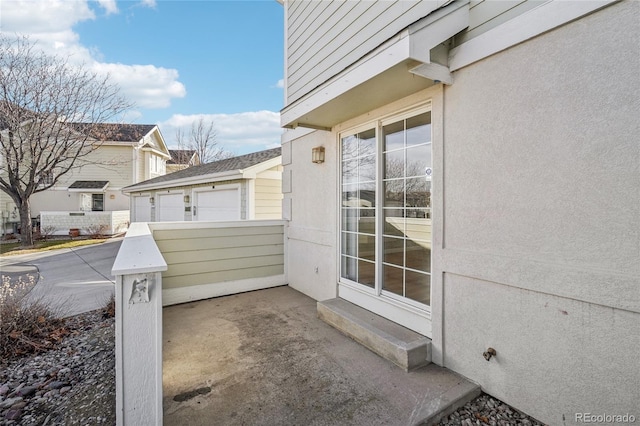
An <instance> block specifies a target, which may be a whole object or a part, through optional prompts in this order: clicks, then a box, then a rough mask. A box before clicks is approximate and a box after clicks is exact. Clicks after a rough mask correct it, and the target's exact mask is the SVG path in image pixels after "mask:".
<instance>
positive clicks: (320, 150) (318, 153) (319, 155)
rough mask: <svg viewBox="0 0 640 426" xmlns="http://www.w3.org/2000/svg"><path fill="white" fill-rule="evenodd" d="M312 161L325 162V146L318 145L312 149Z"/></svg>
mask: <svg viewBox="0 0 640 426" xmlns="http://www.w3.org/2000/svg"><path fill="white" fill-rule="evenodd" d="M311 161H312V162H313V163H316V164H320V163H324V146H316V147H315V148H313V149H312V150H311Z"/></svg>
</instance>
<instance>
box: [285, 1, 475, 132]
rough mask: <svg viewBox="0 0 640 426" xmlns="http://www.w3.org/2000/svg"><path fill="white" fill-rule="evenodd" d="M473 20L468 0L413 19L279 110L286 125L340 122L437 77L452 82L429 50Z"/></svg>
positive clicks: (429, 83) (320, 126)
mask: <svg viewBox="0 0 640 426" xmlns="http://www.w3.org/2000/svg"><path fill="white" fill-rule="evenodd" d="M468 26H469V0H456V1H453V2H451V3H449V4H448V5H446V6H444V7H442V8H440V9H438V10H436V11H434V12H433V13H431V14H429V15H428V16H426V17H425V18H423V19H421V20H420V21H418V22H416V23H414V24H412V25H411V26H409V27H408V28H406V29H405V30H403V31H402V32H400V33H399V34H397V35H396V36H395V37H393V38H392V39H390V40H388V41H387V42H385V43H384V44H383V45H381V46H380V47H378V48H377V49H375V50H374V51H372V52H371V53H369V54H368V55H366V56H365V57H363V58H362V59H360V60H359V61H358V62H356V63H355V64H353V65H352V66H350V67H349V68H347V69H345V70H344V71H342V72H341V73H339V74H338V75H336V76H335V77H333V78H331V79H330V80H329V81H327V82H326V83H324V84H322V85H321V86H319V87H317V88H316V89H314V90H313V91H311V92H310V93H308V94H307V95H305V96H304V97H302V98H301V99H298V100H297V101H295V102H293V103H291V104H290V105H287V106H286V107H285V108H284V109H283V110H282V111H281V113H280V124H281V126H282V127H285V128H289V129H295V128H296V127H307V128H311V129H319V130H330V129H331V128H332V127H333V126H335V125H336V124H339V123H341V122H343V121H346V120H348V119H350V118H353V117H356V116H358V115H361V114H364V113H366V112H367V111H370V110H372V109H375V108H378V107H381V106H383V105H386V104H388V103H391V102H393V101H395V100H398V99H401V98H403V97H405V96H408V95H410V94H412V93H415V92H417V91H419V90H422V89H425V88H427V87H429V86H432V85H433V84H436V83H440V82H442V83H445V84H452V83H453V78H452V76H451V74H450V72H449V69H448V68H447V67H446V66H444V65H441V64H438V63H436V62H434V61H432V60H431V50H432V49H434V48H436V47H437V46H438V45H440V44H441V43H442V42H444V41H446V40H448V39H449V38H451V37H453V36H454V35H455V34H457V33H459V32H460V31H462V30H463V29H465V28H467V27H468Z"/></svg>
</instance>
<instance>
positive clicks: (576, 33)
mask: <svg viewBox="0 0 640 426" xmlns="http://www.w3.org/2000/svg"><path fill="white" fill-rule="evenodd" d="M639 14H640V3H638V2H622V3H618V4H615V5H613V6H610V7H607V8H605V9H604V10H602V11H599V12H596V13H594V14H592V15H590V16H587V17H585V18H583V19H581V20H579V21H576V22H573V23H570V24H567V25H565V26H563V27H561V28H559V29H556V30H554V31H551V32H549V33H547V34H544V35H541V36H539V37H537V38H535V39H533V40H531V41H528V42H525V43H523V44H520V45H518V46H515V47H512V48H511V49H509V50H507V51H505V52H502V53H500V54H497V55H494V56H492V57H489V58H487V59H484V60H483V61H480V62H478V63H476V64H474V65H472V66H469V67H468V68H465V69H462V70H460V71H459V72H456V73H455V76H454V77H455V83H454V84H453V85H452V86H450V87H447V88H446V89H445V100H444V105H445V110H444V117H445V121H444V126H445V127H444V135H445V140H444V166H445V170H444V250H442V252H441V253H440V254H439V256H440V257H441V265H442V271H441V272H442V273H443V274H444V278H443V285H444V290H443V292H444V295H443V297H444V319H443V321H442V323H441V324H438V325H434V327H435V326H439V327H441V328H442V332H443V341H442V342H435V343H436V344H440V343H442V344H443V348H444V365H445V366H446V367H448V368H451V369H453V370H455V371H457V372H459V373H461V374H463V375H464V376H466V377H469V378H470V379H472V380H474V381H476V382H478V383H479V384H480V385H482V387H483V389H484V390H485V391H487V392H488V393H490V394H493V395H495V396H497V397H498V398H501V399H503V400H505V401H506V402H508V403H511V404H513V405H515V406H516V407H518V408H520V409H522V410H524V411H525V412H527V413H529V414H531V415H533V416H535V417H537V418H538V419H539V420H542V421H544V422H547V423H549V424H572V423H573V421H574V419H575V413H581V412H590V413H605V412H606V413H609V414H616V413H618V414H624V413H627V412H628V413H633V414H635V415H636V418H640V412H639V411H638V407H639V405H638V401H640V361H639V358H638V356H637V349H638V347H640V334H639V333H638V330H640V261H639V259H640V191H639V190H638V188H640V169H639V167H640V144H639V143H638V135H639V134H640V124H639V123H640V121H639V120H638V112H639V111H640V102H639V100H640V80H639V79H638V75H640V55H639V54H638V46H640V21H639V20H638V19H637V17H638V15H639ZM489 346H491V347H494V348H495V349H496V351H497V354H498V355H497V357H496V358H495V359H493V360H491V362H486V361H485V360H484V358H483V357H482V352H483V351H485V350H486V348H487V347H489ZM564 419H566V423H565V422H564Z"/></svg>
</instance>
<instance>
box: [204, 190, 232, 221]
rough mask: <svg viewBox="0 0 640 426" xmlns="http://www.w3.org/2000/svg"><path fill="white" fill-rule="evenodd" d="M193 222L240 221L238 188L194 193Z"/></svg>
mask: <svg viewBox="0 0 640 426" xmlns="http://www.w3.org/2000/svg"><path fill="white" fill-rule="evenodd" d="M194 195H195V203H194V206H195V212H194V215H193V220H198V221H201V220H240V188H220V189H214V190H211V191H198V192H194Z"/></svg>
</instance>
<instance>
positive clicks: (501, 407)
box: [438, 394, 544, 426]
mask: <svg viewBox="0 0 640 426" xmlns="http://www.w3.org/2000/svg"><path fill="white" fill-rule="evenodd" d="M454 425H456V426H457V425H462V426H472V425H490V426H510V425H523V426H543V425H544V423H541V422H539V421H537V420H536V419H534V418H533V417H530V416H527V415H526V414H524V413H521V412H520V411H518V410H516V409H515V408H513V407H511V406H509V405H507V404H505V403H504V402H502V401H500V400H499V399H495V398H493V397H492V396H490V395H487V394H482V395H480V396H479V397H477V398H476V399H474V400H473V401H470V402H468V403H466V404H465V405H464V406H462V407H461V408H459V409H458V410H457V411H454V412H453V413H452V414H450V415H449V416H448V417H446V418H444V419H442V420H441V421H440V423H438V426H454Z"/></svg>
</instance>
